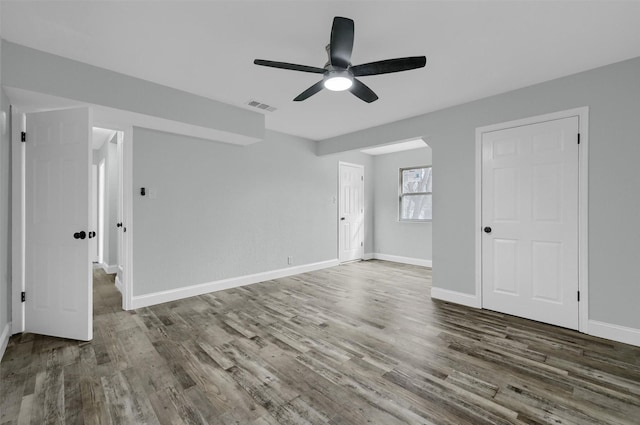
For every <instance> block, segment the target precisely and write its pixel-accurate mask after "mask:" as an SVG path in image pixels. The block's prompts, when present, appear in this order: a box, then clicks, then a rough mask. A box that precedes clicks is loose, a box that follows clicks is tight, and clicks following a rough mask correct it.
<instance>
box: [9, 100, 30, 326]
mask: <svg viewBox="0 0 640 425" xmlns="http://www.w3.org/2000/svg"><path fill="white" fill-rule="evenodd" d="M23 131H26V117H25V114H24V112H22V111H21V110H19V109H18V108H16V107H14V106H11V229H12V231H11V334H17V333H20V332H24V303H22V301H21V293H22V291H24V290H25V289H24V288H25V277H24V270H25V237H26V228H25V213H26V209H25V196H26V193H25V192H26V187H25V184H26V176H25V168H26V166H25V159H26V157H25V151H26V149H25V145H24V143H22V141H21V140H20V135H21V133H22V132H23Z"/></svg>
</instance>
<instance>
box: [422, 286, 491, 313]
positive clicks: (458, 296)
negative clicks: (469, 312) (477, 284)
mask: <svg viewBox="0 0 640 425" xmlns="http://www.w3.org/2000/svg"><path fill="white" fill-rule="evenodd" d="M431 298H433V299H436V300H442V301H448V302H451V303H455V304H462V305H466V306H467V307H474V308H482V301H481V300H480V297H478V296H475V295H472V294H465V293H463V292H457V291H450V290H449V289H442V288H431Z"/></svg>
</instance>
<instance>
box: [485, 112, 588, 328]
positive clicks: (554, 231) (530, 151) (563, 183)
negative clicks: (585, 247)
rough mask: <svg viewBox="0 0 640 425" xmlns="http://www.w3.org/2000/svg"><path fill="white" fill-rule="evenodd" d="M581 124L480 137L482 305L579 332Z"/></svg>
mask: <svg viewBox="0 0 640 425" xmlns="http://www.w3.org/2000/svg"><path fill="white" fill-rule="evenodd" d="M577 133H578V118H577V117H570V118H565V119H560V120H553V121H547V122H542V123H537V124H532V125H526V126H520V127H514V128H509V129H504V130H499V131H493V132H487V133H484V134H483V135H482V222H483V227H490V228H491V231H490V233H487V232H484V233H483V240H482V256H483V262H482V298H483V299H482V305H483V307H484V308H487V309H491V310H496V311H500V312H504V313H508V314H512V315H516V316H520V317H525V318H529V319H533V320H538V321H541V322H546V323H551V324H555V325H559V326H564V327H568V328H572V329H577V328H578V301H577V291H578V144H577Z"/></svg>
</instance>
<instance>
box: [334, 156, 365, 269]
mask: <svg viewBox="0 0 640 425" xmlns="http://www.w3.org/2000/svg"><path fill="white" fill-rule="evenodd" d="M339 186H340V202H339V205H338V228H339V231H338V239H339V242H338V250H339V255H338V259H339V261H340V262H341V263H344V262H346V261H353V260H359V259H362V257H364V167H363V166H361V165H356V164H346V163H340V173H339Z"/></svg>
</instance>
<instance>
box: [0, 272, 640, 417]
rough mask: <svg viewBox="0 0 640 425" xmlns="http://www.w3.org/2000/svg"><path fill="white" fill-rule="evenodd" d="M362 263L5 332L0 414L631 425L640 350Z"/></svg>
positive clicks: (98, 278)
mask: <svg viewBox="0 0 640 425" xmlns="http://www.w3.org/2000/svg"><path fill="white" fill-rule="evenodd" d="M430 287H431V270H430V269H428V268H424V267H418V266H411V265H405V264H397V263H390V262H384V261H377V260H372V261H363V262H356V263H350V264H346V265H341V266H338V267H333V268H330V269H323V270H318V271H314V272H310V273H304V274H301V275H297V276H290V277H286V278H282V279H276V280H271V281H267V282H262V283H258V284H255V285H250V286H245V287H240V288H234V289H229V290H225V291H220V292H215V293H211V294H205V295H201V296H198V297H193V298H189V299H184V300H179V301H173V302H169V303H165V304H161V305H157V306H151V307H145V308H141V309H138V310H135V311H122V310H121V309H120V304H121V299H120V295H119V293H118V292H117V290H116V289H115V285H114V282H113V276H110V275H106V274H104V273H103V272H102V271H96V272H95V273H94V302H95V305H94V340H93V341H91V342H78V341H71V340H65V339H60V338H51V337H46V336H41V335H33V334H22V335H14V336H12V337H11V338H10V340H9V344H8V346H7V350H6V353H5V355H4V358H3V360H2V363H0V424H2V425H8V424H11V425H15V424H21V425H24V424H34V425H36V424H37V425H42V424H78V425H80V424H87V425H94V424H95V425H98V424H100V425H122V424H162V425H164V424H167V425H168V424H171V425H191V424H198V425H202V424H221V425H231V424H234V425H239V424H241V425H250V424H253V425H275V424H278V425H280V424H295V425H298V424H314V425H316V424H317V425H347V424H348V425H360V424H368V425H370V424H381V425H402V424H429V425H463V424H470V425H482V424H530V425H542V424H554V425H568V424H577V425H590V424H591V425H595V424H608V425H610V424H615V425H638V424H640V419H638V418H640V348H639V347H633V346H629V345H625V344H621V343H617V342H614V341H608V340H604V339H600V338H594V337H591V336H588V335H584V334H580V333H578V332H574V331H571V330H567V329H562V328H557V327H553V326H549V325H545V324H541V323H537V322H532V321H529V320H525V319H521V318H516V317H512V316H508V315H505V314H501V313H498V312H492V311H483V310H477V309H472V308H467V307H464V306H460V305H454V304H450V303H446V302H441V301H433V300H431V299H430V296H429V294H430Z"/></svg>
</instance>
